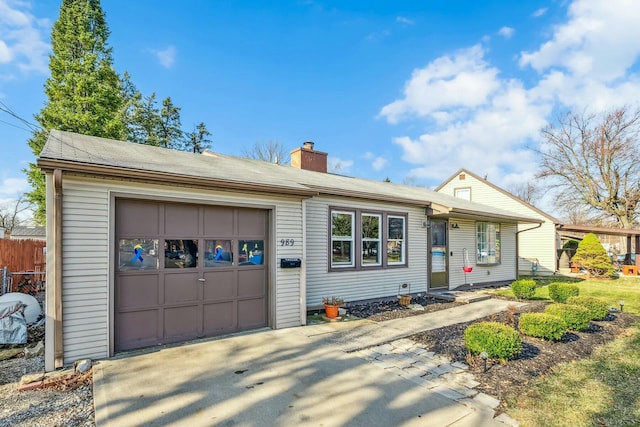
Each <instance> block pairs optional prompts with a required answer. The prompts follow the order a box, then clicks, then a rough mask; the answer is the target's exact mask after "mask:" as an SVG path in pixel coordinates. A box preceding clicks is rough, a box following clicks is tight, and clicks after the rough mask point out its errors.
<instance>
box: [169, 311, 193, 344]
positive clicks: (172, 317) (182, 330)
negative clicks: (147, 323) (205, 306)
mask: <svg viewBox="0 0 640 427" xmlns="http://www.w3.org/2000/svg"><path fill="white" fill-rule="evenodd" d="M199 311H200V308H199V306H198V305H192V306H188V307H173V308H165V309H164V336H165V337H166V338H169V339H171V338H176V337H182V338H183V339H188V338H190V337H196V336H197V335H198V312H199Z"/></svg>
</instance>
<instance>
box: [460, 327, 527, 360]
mask: <svg viewBox="0 0 640 427" xmlns="http://www.w3.org/2000/svg"><path fill="white" fill-rule="evenodd" d="M464 343H465V345H466V346H467V350H469V351H470V352H471V353H472V354H480V353H482V352H483V351H485V352H486V353H487V354H488V355H489V357H491V358H494V359H500V360H508V359H511V358H513V356H515V355H516V354H518V353H520V352H521V351H522V341H521V340H520V335H519V334H518V331H516V330H515V329H513V328H512V327H509V326H507V325H505V324H502V323H498V322H479V323H474V324H473V325H471V326H469V327H468V328H467V329H465V331H464Z"/></svg>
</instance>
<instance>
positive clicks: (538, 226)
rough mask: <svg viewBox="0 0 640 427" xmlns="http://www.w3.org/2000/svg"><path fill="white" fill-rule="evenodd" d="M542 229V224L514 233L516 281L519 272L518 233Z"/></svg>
mask: <svg viewBox="0 0 640 427" xmlns="http://www.w3.org/2000/svg"><path fill="white" fill-rule="evenodd" d="M540 227H542V223H540V224H538V225H536V226H535V227H531V228H527V229H525V230H520V231H516V280H517V279H518V277H519V273H518V272H519V271H520V236H519V234H520V233H524V232H525V231H531V230H535V229H536V228H540Z"/></svg>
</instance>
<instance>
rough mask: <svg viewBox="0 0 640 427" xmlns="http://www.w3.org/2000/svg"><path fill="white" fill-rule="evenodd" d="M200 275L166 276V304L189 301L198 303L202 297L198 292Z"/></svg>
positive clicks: (194, 273)
mask: <svg viewBox="0 0 640 427" xmlns="http://www.w3.org/2000/svg"><path fill="white" fill-rule="evenodd" d="M199 277H200V274H198V273H196V272H193V273H186V274H185V273H182V274H165V275H164V303H165V304H175V303H181V302H188V301H197V300H198V299H199V298H200V297H199V295H198V290H199V288H200V286H202V285H201V284H200V281H199V280H198V278H199Z"/></svg>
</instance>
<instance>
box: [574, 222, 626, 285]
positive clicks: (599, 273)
mask: <svg viewBox="0 0 640 427" xmlns="http://www.w3.org/2000/svg"><path fill="white" fill-rule="evenodd" d="M571 261H573V262H577V263H578V264H580V265H581V266H582V267H584V268H586V269H587V271H588V272H589V275H590V276H593V277H611V276H612V275H613V273H614V272H615V269H614V268H613V264H612V263H611V259H610V258H609V255H607V251H606V250H605V249H604V247H603V246H602V244H601V243H600V241H599V240H598V237H597V236H596V235H595V234H593V233H589V234H587V235H585V236H584V238H583V239H582V241H581V242H580V243H579V244H578V249H577V250H576V254H575V255H574V256H573V258H571Z"/></svg>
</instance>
